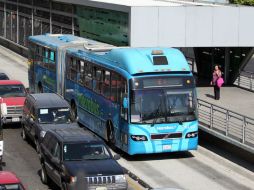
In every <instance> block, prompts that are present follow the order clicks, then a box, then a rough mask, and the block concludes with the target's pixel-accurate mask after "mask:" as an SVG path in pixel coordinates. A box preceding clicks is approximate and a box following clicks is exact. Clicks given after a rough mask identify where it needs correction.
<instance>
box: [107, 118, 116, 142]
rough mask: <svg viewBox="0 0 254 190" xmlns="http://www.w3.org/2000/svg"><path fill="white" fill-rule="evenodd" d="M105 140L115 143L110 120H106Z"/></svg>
mask: <svg viewBox="0 0 254 190" xmlns="http://www.w3.org/2000/svg"><path fill="white" fill-rule="evenodd" d="M107 140H108V143H109V144H110V145H114V144H115V132H114V126H113V123H112V121H108V123H107Z"/></svg>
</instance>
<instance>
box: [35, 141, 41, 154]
mask: <svg viewBox="0 0 254 190" xmlns="http://www.w3.org/2000/svg"><path fill="white" fill-rule="evenodd" d="M34 144H35V149H36V152H37V153H38V154H40V144H39V142H38V140H35V141H34Z"/></svg>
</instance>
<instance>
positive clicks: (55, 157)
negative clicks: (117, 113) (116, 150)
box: [41, 128, 127, 190]
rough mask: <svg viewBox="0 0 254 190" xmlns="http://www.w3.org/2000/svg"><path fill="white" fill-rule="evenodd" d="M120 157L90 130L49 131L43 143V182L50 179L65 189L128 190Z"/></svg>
mask: <svg viewBox="0 0 254 190" xmlns="http://www.w3.org/2000/svg"><path fill="white" fill-rule="evenodd" d="M119 158H120V157H119V155H115V156H114V157H113V156H112V154H111V152H110V150H109V149H108V147H107V146H106V144H105V143H104V141H103V140H101V139H100V138H99V137H97V136H95V135H94V134H92V133H91V132H90V131H88V130H84V129H82V128H79V129H78V128H76V129H73V130H68V129H61V130H49V131H48V132H47V133H46V135H45V138H44V139H43V141H42V143H41V166H42V169H41V180H42V182H43V183H47V181H48V178H50V179H51V180H52V181H54V182H55V183H56V184H57V185H58V186H59V187H61V188H62V189H64V190H66V189H68V190H74V189H75V190H81V189H82V190H83V189H87V190H90V189H91V190H92V189H101V190H104V189H108V190H109V189H117V190H126V189H127V181H126V179H125V176H124V172H123V169H122V167H121V166H120V165H119V164H118V162H117V161H116V159H119Z"/></svg>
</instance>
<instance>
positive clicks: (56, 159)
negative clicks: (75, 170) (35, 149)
mask: <svg viewBox="0 0 254 190" xmlns="http://www.w3.org/2000/svg"><path fill="white" fill-rule="evenodd" d="M51 161H52V162H53V163H55V164H60V160H59V159H58V158H56V157H53V158H52V160H51Z"/></svg>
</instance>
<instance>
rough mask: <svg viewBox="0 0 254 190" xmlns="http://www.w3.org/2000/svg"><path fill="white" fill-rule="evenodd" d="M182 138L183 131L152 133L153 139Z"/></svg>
mask: <svg viewBox="0 0 254 190" xmlns="http://www.w3.org/2000/svg"><path fill="white" fill-rule="evenodd" d="M176 138H182V133H164V134H152V135H151V139H152V140H159V139H176Z"/></svg>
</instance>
